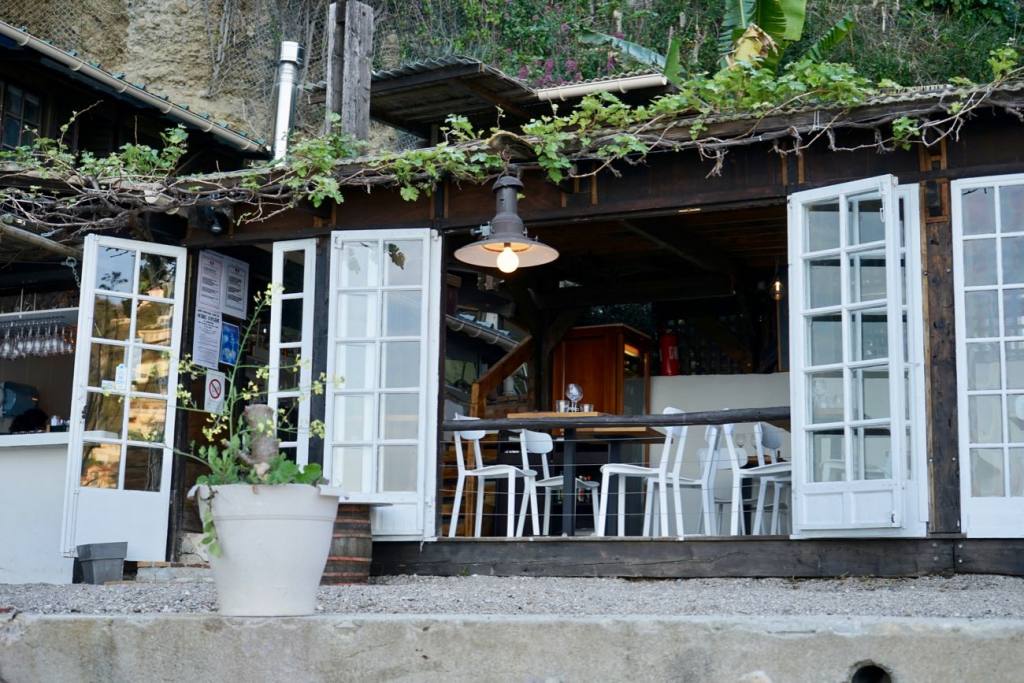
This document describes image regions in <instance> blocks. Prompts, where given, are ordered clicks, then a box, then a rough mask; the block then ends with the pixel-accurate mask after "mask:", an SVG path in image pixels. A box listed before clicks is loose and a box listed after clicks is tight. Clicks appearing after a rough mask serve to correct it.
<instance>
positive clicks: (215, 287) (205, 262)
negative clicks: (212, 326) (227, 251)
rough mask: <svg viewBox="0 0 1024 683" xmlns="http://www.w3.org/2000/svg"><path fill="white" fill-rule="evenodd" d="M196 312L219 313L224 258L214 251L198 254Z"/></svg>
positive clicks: (222, 291)
mask: <svg viewBox="0 0 1024 683" xmlns="http://www.w3.org/2000/svg"><path fill="white" fill-rule="evenodd" d="M196 287H197V291H196V310H197V311H198V309H200V308H204V309H206V310H207V311H216V312H217V313H220V311H221V307H222V306H223V300H224V256H222V255H221V254H218V253H217V252H214V251H201V252H199V281H198V283H197V285H196Z"/></svg>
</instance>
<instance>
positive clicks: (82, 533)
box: [61, 235, 187, 561]
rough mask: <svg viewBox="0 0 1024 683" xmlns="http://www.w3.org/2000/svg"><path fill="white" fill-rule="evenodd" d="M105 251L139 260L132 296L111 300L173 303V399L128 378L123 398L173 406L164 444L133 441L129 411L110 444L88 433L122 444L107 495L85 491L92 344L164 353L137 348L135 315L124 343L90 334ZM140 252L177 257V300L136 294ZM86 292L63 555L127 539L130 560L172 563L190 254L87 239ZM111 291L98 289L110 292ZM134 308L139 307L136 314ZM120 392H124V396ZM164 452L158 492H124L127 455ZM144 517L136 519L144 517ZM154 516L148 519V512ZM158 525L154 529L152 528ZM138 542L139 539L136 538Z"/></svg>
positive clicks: (82, 303)
mask: <svg viewBox="0 0 1024 683" xmlns="http://www.w3.org/2000/svg"><path fill="white" fill-rule="evenodd" d="M101 248H113V249H124V250H126V251H133V252H135V254H136V258H135V260H134V271H133V275H132V285H131V288H130V290H129V292H127V293H126V292H113V291H111V292H110V294H111V295H112V296H131V297H132V300H133V301H136V302H138V301H157V302H171V303H172V304H173V306H174V310H173V313H172V316H171V318H172V319H171V331H170V334H171V338H170V346H169V350H170V358H169V368H168V377H167V394H166V396H161V395H159V394H148V393H143V392H136V391H132V390H131V377H130V376H129V377H128V378H127V381H128V386H127V387H126V388H125V390H124V391H123V395H124V396H125V400H126V401H128V400H130V398H129V397H140V398H155V399H158V400H166V401H167V416H166V418H165V421H164V439H163V441H162V442H143V441H136V440H132V439H129V438H128V416H129V413H130V409H129V408H128V407H127V406H126V407H125V408H124V415H123V423H122V428H121V436H120V437H119V438H114V439H108V438H103V437H101V436H98V435H90V436H89V438H88V442H89V443H110V444H115V443H116V444H119V445H120V447H121V460H120V464H119V467H120V471H119V474H118V488H112V489H101V488H93V487H83V486H81V485H80V481H81V470H82V447H83V442H84V441H85V440H86V439H85V438H84V437H85V432H84V430H85V421H84V419H83V415H84V411H85V407H86V401H87V398H88V395H89V393H95V390H93V391H92V392H90V390H89V389H88V388H87V386H86V385H87V383H88V374H89V361H90V354H91V351H92V347H93V344H94V343H102V344H107V345H111V346H124V347H128V346H132V347H134V348H142V349H154V350H166V349H164V348H161V347H158V346H156V345H151V344H138V343H136V342H134V341H132V340H134V339H135V325H136V313H135V311H134V310H133V312H132V316H131V328H130V330H129V333H128V338H127V340H126V341H124V342H117V341H116V340H108V339H102V338H94V337H93V336H92V329H93V319H94V314H95V299H96V294H97V291H98V290H97V288H96V268H97V258H98V250H99V249H101ZM139 252H143V253H147V254H154V255H159V256H166V257H170V258H176V259H177V260H178V262H177V269H176V272H175V280H174V294H173V296H172V297H170V298H166V299H165V298H157V297H152V296H148V295H144V294H139V293H138V291H137V290H138V283H139V267H140V259H139V258H138V254H139ZM82 263H83V268H82V282H81V294H80V299H79V307H78V338H79V343H78V345H77V348H76V350H75V369H74V376H73V378H72V403H71V415H70V421H69V422H70V426H69V428H70V435H69V439H68V457H67V475H66V484H67V485H66V487H65V498H64V518H63V528H62V531H61V538H62V551H63V553H64V555H65V556H67V557H74V556H75V554H76V552H77V551H76V546H77V545H81V544H84V543H94V542H104V541H110V540H128V555H127V558H126V559H128V560H133V561H136V560H141V561H159V560H163V559H165V557H166V546H167V524H168V521H169V519H168V509H169V501H170V491H171V472H172V468H173V462H174V457H175V456H174V450H173V447H174V434H175V417H176V414H177V410H176V406H177V387H178V362H179V358H180V355H181V330H182V320H183V318H184V308H185V301H186V295H185V288H186V279H185V275H186V271H187V251H186V250H185V249H184V248H183V247H176V246H171V245H164V244H155V243H152V242H141V241H136V240H126V239H120V238H114V237H107V236H101V235H88V236H87V237H86V238H85V247H84V255H83V259H82ZM106 291H107V290H99V292H100V293H101V294H102V293H105V292H106ZM134 308H136V307H134V306H133V309H134ZM126 355H127V357H126V360H127V363H126V365H127V371H128V372H129V373H130V372H131V362H132V359H131V355H130V353H127V354H126ZM116 393H118V394H122V391H120V390H119V391H117V392H116ZM154 445H159V446H162V449H163V461H162V463H161V465H162V467H161V473H160V489H159V491H133V490H132V491H126V490H124V489H122V488H121V487H122V486H123V485H124V470H125V465H126V462H127V459H126V457H125V450H126V448H127V447H128V446H140V447H149V448H152V447H153V446H154ZM140 511H141V512H142V514H136V513H140ZM146 513H148V514H146ZM154 525H156V526H155V527H154ZM135 539H138V540H135Z"/></svg>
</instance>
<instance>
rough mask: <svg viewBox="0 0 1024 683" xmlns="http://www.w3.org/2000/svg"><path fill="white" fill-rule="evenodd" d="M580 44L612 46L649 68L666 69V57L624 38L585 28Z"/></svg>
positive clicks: (581, 34)
mask: <svg viewBox="0 0 1024 683" xmlns="http://www.w3.org/2000/svg"><path fill="white" fill-rule="evenodd" d="M580 42H582V43H586V44H587V45H610V46H612V47H613V48H615V49H616V50H618V51H619V52H621V53H622V54H624V55H626V56H627V57H629V58H630V59H632V60H633V61H636V62H640V63H641V64H646V65H647V66H653V67H655V68H658V69H664V68H665V56H664V55H660V54H658V53H657V52H655V51H654V50H651V49H649V48H646V47H644V46H643V45H639V44H637V43H631V42H630V41H628V40H623V39H622V38H616V37H615V36H610V35H608V34H607V33H599V32H598V31H591V30H590V29H588V28H585V29H583V30H582V31H581V33H580Z"/></svg>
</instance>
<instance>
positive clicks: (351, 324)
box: [338, 292, 378, 339]
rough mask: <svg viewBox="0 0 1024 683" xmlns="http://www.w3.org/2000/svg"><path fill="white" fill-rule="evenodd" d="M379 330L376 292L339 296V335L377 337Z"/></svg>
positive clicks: (345, 336) (344, 336) (343, 337)
mask: <svg viewBox="0 0 1024 683" xmlns="http://www.w3.org/2000/svg"><path fill="white" fill-rule="evenodd" d="M377 330H378V326H377V295H376V294H374V293H369V292H368V293H363V294H342V295H341V296H339V297H338V337H340V338H342V339H346V338H349V339H350V338H359V337H376V336H377Z"/></svg>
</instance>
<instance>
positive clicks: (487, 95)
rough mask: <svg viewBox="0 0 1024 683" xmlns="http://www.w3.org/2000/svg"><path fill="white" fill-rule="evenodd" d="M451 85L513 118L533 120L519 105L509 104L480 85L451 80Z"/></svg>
mask: <svg viewBox="0 0 1024 683" xmlns="http://www.w3.org/2000/svg"><path fill="white" fill-rule="evenodd" d="M451 85H452V87H454V88H456V89H458V90H463V91H465V92H468V93H471V94H473V95H476V96H477V97H479V98H480V99H482V100H484V101H486V102H490V103H491V104H493V105H494V106H496V107H501V108H502V110H503V111H506V112H508V113H509V114H512V115H513V116H517V117H519V118H521V119H523V120H524V121H529V120H530V119H531V118H533V117H532V116H530V114H529V112H527V111H526V110H525V109H523V108H522V107H520V106H519V105H517V104H515V103H514V102H510V101H509V100H508V99H507V98H504V97H499V96H498V95H495V94H494V93H492V92H491V91H489V90H487V89H486V88H482V87H480V85H479V84H477V83H473V82H472V81H465V80H453V81H451Z"/></svg>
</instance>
